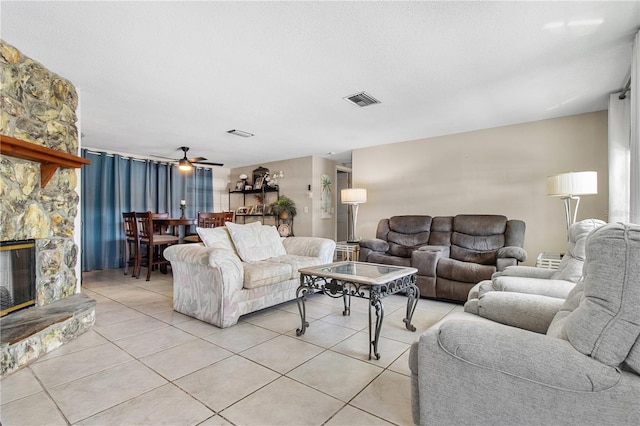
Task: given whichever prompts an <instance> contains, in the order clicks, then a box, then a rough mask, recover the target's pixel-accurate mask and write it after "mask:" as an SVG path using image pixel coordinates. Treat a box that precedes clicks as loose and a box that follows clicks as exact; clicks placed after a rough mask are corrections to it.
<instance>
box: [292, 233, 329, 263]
mask: <svg viewBox="0 0 640 426" xmlns="http://www.w3.org/2000/svg"><path fill="white" fill-rule="evenodd" d="M282 244H283V245H284V249H285V250H286V252H287V254H294V255H298V256H308V257H319V258H320V259H321V260H322V263H331V262H332V261H333V253H334V252H335V250H336V242H335V241H333V240H330V239H328V238H319V237H288V238H283V239H282Z"/></svg>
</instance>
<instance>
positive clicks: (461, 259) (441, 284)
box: [359, 215, 527, 302]
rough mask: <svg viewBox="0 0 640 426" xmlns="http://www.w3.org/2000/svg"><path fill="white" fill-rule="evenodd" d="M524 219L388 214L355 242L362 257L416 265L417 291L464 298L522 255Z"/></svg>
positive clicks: (523, 256)
mask: <svg viewBox="0 0 640 426" xmlns="http://www.w3.org/2000/svg"><path fill="white" fill-rule="evenodd" d="M524 233H525V224H524V222H523V221H521V220H508V219H507V218H506V217H505V216H500V215H458V216H455V217H452V216H437V217H431V216H393V217H391V218H389V219H382V220H381V221H380V222H379V223H378V228H377V230H376V238H375V239H370V240H362V241H360V258H359V260H360V261H361V262H372V263H383V264H390V265H398V266H412V267H414V268H417V269H418V273H417V282H416V284H417V286H418V287H419V288H420V295H421V296H423V297H431V298H438V299H448V300H455V301H460V302H464V301H466V300H467V296H468V294H469V290H470V289H471V287H473V286H474V285H475V284H477V283H478V282H480V281H483V280H487V279H490V278H491V276H492V275H493V274H494V273H495V272H496V271H501V270H503V269H505V268H506V267H507V266H510V265H517V263H518V262H523V261H524V260H526V258H527V253H526V251H525V250H524V248H523V246H524Z"/></svg>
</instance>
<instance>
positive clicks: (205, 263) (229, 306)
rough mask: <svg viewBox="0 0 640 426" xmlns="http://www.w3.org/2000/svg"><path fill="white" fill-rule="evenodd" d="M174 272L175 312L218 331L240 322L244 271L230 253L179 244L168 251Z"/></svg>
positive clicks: (234, 256) (199, 245) (168, 257)
mask: <svg viewBox="0 0 640 426" xmlns="http://www.w3.org/2000/svg"><path fill="white" fill-rule="evenodd" d="M164 257H165V258H166V259H167V260H169V261H170V262H171V269H172V272H173V309H174V310H175V311H177V312H181V313H183V314H185V315H189V316H191V317H194V318H197V319H199V320H201V321H206V322H208V323H211V324H214V325H216V326H218V327H222V328H224V327H229V326H231V325H233V324H235V323H236V322H237V321H238V315H237V314H236V313H237V301H236V300H234V298H233V296H234V294H236V293H237V292H238V291H241V290H242V287H243V282H244V268H243V266H242V262H241V261H240V258H239V257H238V256H237V255H236V254H235V253H233V252H232V251H230V250H227V249H222V248H211V247H204V246H203V245H201V244H176V245H173V246H170V247H168V248H166V249H165V250H164Z"/></svg>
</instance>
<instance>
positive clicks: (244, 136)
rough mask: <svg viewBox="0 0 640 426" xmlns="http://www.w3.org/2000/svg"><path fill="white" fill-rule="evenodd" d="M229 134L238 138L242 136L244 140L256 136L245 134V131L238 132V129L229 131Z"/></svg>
mask: <svg viewBox="0 0 640 426" xmlns="http://www.w3.org/2000/svg"><path fill="white" fill-rule="evenodd" d="M227 133H230V134H232V135H236V136H241V137H243V138H250V137H251V136H254V134H253V133H249V132H245V131H243V130H238V129H231V130H227Z"/></svg>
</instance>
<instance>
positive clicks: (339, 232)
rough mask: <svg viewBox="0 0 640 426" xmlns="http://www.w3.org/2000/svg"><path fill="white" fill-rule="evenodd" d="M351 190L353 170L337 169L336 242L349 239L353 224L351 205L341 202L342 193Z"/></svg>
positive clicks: (338, 167) (339, 167)
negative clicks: (351, 224) (344, 190)
mask: <svg viewBox="0 0 640 426" xmlns="http://www.w3.org/2000/svg"><path fill="white" fill-rule="evenodd" d="M345 188H351V169H350V168H347V167H342V166H337V167H336V189H337V191H336V196H337V200H336V212H337V214H336V241H347V239H348V238H349V224H350V223H351V220H350V217H349V214H350V209H349V205H347V204H342V202H341V201H340V191H342V190H343V189H345Z"/></svg>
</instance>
